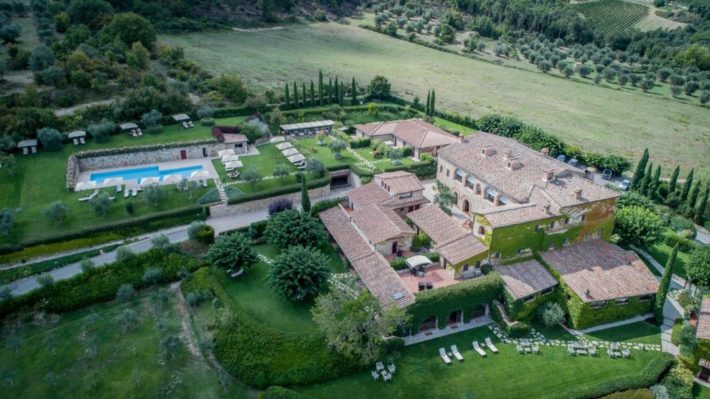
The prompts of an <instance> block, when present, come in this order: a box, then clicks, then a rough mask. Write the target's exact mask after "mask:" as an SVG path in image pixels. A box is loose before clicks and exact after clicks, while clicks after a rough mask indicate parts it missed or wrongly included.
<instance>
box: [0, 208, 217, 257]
mask: <svg viewBox="0 0 710 399" xmlns="http://www.w3.org/2000/svg"><path fill="white" fill-rule="evenodd" d="M206 218H207V210H206V208H205V207H204V206H202V205H190V206H186V207H182V208H174V209H170V210H168V211H163V212H156V213H152V214H150V215H145V216H139V217H134V218H129V219H124V220H121V221H117V222H111V223H103V224H98V225H94V226H91V227H87V228H84V229H80V230H75V231H72V232H67V233H62V234H57V235H53V236H49V237H44V238H40V239H36V240H27V241H23V242H21V243H20V244H2V245H0V254H7V253H11V252H15V251H20V250H22V249H23V248H26V247H32V246H35V245H43V244H52V243H58V242H62V241H68V240H75V239H78V238H85V237H91V236H93V235H96V234H99V233H104V232H112V233H117V234H120V235H121V236H123V237H128V236H131V235H135V234H140V233H143V232H148V231H153V230H159V229H161V228H165V227H170V226H175V225H177V224H181V223H189V222H192V221H194V220H204V219H206Z"/></svg>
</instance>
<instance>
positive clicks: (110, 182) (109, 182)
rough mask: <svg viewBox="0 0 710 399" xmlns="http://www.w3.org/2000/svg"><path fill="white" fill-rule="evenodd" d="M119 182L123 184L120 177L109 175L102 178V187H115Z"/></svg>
mask: <svg viewBox="0 0 710 399" xmlns="http://www.w3.org/2000/svg"><path fill="white" fill-rule="evenodd" d="M121 184H123V178H122V177H109V178H108V179H104V182H103V187H116V186H120V185H121Z"/></svg>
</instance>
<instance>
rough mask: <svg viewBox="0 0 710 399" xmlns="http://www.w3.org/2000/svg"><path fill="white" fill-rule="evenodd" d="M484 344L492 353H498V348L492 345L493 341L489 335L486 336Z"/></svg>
mask: <svg viewBox="0 0 710 399" xmlns="http://www.w3.org/2000/svg"><path fill="white" fill-rule="evenodd" d="M486 346H487V347H488V349H490V350H491V351H492V352H493V353H498V348H496V347H495V345H493V341H491V337H486Z"/></svg>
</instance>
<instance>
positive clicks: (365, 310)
mask: <svg viewBox="0 0 710 399" xmlns="http://www.w3.org/2000/svg"><path fill="white" fill-rule="evenodd" d="M312 313H313V321H315V323H316V324H317V325H318V327H319V328H320V330H321V331H323V333H324V334H325V337H326V342H327V343H328V346H330V347H332V348H333V349H335V350H336V351H337V352H339V353H341V354H343V355H344V356H346V357H349V358H351V359H354V360H357V361H359V362H360V363H362V364H372V363H373V362H374V361H375V360H376V359H379V358H381V357H382V356H383V355H384V352H385V349H384V344H385V340H386V339H385V337H387V336H390V335H391V334H392V333H393V332H394V331H395V330H396V329H397V327H399V326H401V325H403V324H406V323H407V322H408V320H409V316H408V315H407V314H406V313H405V312H404V311H403V310H402V309H399V308H397V307H394V306H393V307H391V308H389V309H386V310H385V309H383V308H382V307H381V306H380V303H379V302H378V301H377V299H375V297H374V296H372V294H370V293H369V292H367V291H360V292H357V291H353V290H352V289H344V288H340V285H336V286H335V288H334V289H333V290H332V291H331V292H329V293H327V294H324V295H321V296H319V297H318V298H317V299H316V304H315V306H314V307H313V309H312Z"/></svg>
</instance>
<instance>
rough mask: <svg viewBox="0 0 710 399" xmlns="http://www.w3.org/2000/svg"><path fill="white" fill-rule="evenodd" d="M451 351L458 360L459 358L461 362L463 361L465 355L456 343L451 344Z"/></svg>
mask: <svg viewBox="0 0 710 399" xmlns="http://www.w3.org/2000/svg"><path fill="white" fill-rule="evenodd" d="M451 353H453V354H454V357H455V358H456V360H458V361H459V362H463V356H461V353H460V352H459V348H457V347H456V345H451Z"/></svg>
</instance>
